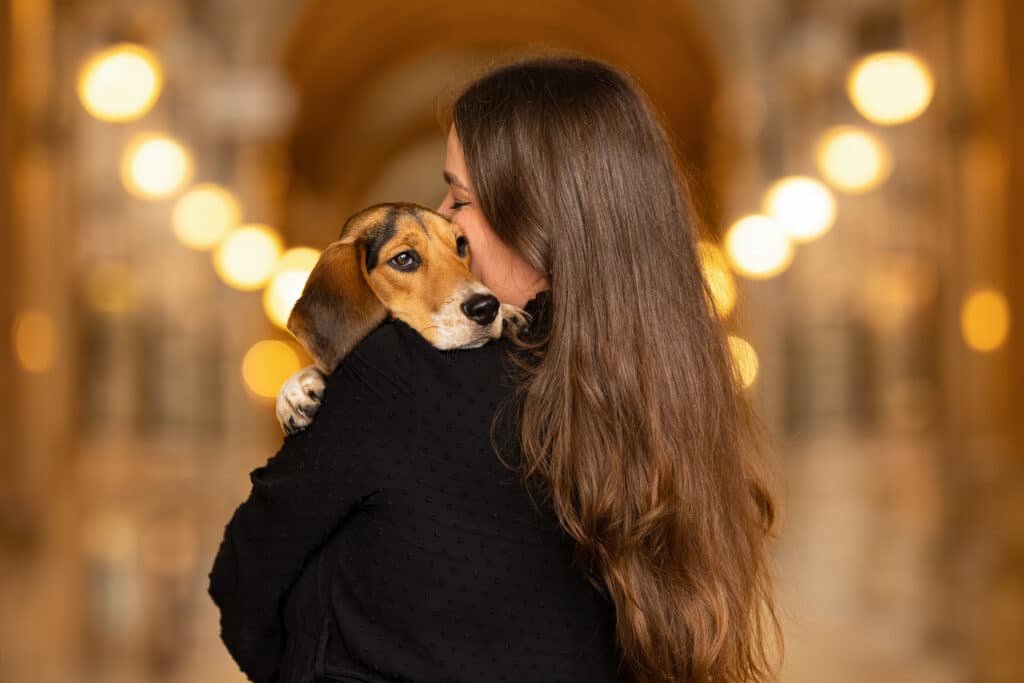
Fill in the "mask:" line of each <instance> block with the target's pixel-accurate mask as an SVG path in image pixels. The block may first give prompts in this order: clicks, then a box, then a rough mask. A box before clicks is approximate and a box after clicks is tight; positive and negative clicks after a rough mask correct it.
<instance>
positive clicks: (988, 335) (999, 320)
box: [960, 289, 1010, 351]
mask: <svg viewBox="0 0 1024 683" xmlns="http://www.w3.org/2000/svg"><path fill="white" fill-rule="evenodd" d="M960 329H961V332H962V333H963V336H964V341H965V342H966V343H967V345H968V346H970V347H971V348H972V349H974V350H975V351H994V350H996V349H998V348H999V347H1000V346H1002V345H1003V343H1004V342H1005V341H1006V337H1007V335H1008V334H1009V333H1010V306H1009V304H1008V303H1007V302H1006V296H1004V295H1003V293H1002V292H1000V291H998V290H995V289H981V290H978V291H976V292H974V293H973V294H971V295H970V296H969V297H967V300H966V301H964V303H963V306H962V307H961V309H960Z"/></svg>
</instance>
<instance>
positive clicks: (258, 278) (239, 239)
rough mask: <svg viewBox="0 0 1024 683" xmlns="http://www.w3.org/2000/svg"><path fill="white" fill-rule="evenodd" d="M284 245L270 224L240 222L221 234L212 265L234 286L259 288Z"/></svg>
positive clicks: (223, 278) (270, 273) (238, 287)
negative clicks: (223, 234) (235, 226)
mask: <svg viewBox="0 0 1024 683" xmlns="http://www.w3.org/2000/svg"><path fill="white" fill-rule="evenodd" d="M283 248H284V247H283V244H282V243H281V238H280V236H278V234H277V231H276V230H274V229H273V228H272V227H270V226H269V225H262V224H258V223H252V224H247V225H242V226H239V227H237V228H235V229H234V230H231V231H230V232H228V234H227V235H225V236H224V239H223V240H222V241H221V243H220V245H219V246H218V247H217V249H216V250H215V251H214V252H213V267H214V268H215V269H216V271H217V274H218V275H219V276H220V278H221V279H222V280H224V282H226V283H227V284H228V285H230V286H232V287H234V288H235V289H242V290H253V289H259V288H260V287H262V286H263V285H264V284H265V283H266V281H267V280H268V279H269V278H270V276H271V275H272V274H273V272H274V266H275V265H276V264H277V259H278V257H279V256H280V255H281V250H282V249H283Z"/></svg>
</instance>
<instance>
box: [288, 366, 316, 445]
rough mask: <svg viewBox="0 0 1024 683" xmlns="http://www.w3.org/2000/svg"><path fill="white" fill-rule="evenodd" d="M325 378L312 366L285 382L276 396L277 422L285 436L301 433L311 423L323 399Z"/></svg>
mask: <svg viewBox="0 0 1024 683" xmlns="http://www.w3.org/2000/svg"><path fill="white" fill-rule="evenodd" d="M324 385H325V378H324V375H323V373H322V372H320V370H318V369H317V368H316V366H314V365H310V366H309V367H307V368H303V369H302V370H299V371H298V372H296V373H295V374H294V375H292V376H291V377H289V378H288V379H286V380H285V382H284V384H282V385H281V391H280V392H279V393H278V394H277V406H276V408H277V421H278V422H279V423H281V429H283V430H284V433H285V434H294V433H295V432H299V431H302V430H303V429H305V428H306V427H308V426H309V425H310V424H311V423H312V422H313V416H314V415H316V411H317V410H319V409H320V401H321V400H322V399H323V397H324Z"/></svg>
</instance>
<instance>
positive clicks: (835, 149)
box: [817, 126, 892, 194]
mask: <svg viewBox="0 0 1024 683" xmlns="http://www.w3.org/2000/svg"><path fill="white" fill-rule="evenodd" d="M817 158H818V169H819V170H820V171H821V174H822V175H823V176H824V177H825V179H826V180H827V181H828V182H829V183H831V184H832V185H833V186H834V187H837V188H839V189H840V190H843V191H844V192H849V193H851V194H859V193H862V192H867V191H868V190H870V189H873V188H875V187H877V186H878V185H880V184H881V183H883V182H885V180H886V179H887V178H888V177H889V173H890V172H891V171H892V156H891V155H890V154H889V150H888V148H887V147H886V146H885V144H884V143H883V142H882V141H881V140H879V139H878V138H877V137H875V136H874V135H872V134H870V133H868V132H866V131H863V130H860V129H859V128H855V127H853V126H836V127H834V128H830V129H829V130H828V131H826V132H825V134H824V135H823V136H822V137H821V140H820V141H819V142H818V148H817Z"/></svg>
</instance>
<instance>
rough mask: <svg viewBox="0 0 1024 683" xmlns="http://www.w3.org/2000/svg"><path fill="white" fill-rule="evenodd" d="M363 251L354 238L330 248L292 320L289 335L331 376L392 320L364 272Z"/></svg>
mask: <svg viewBox="0 0 1024 683" xmlns="http://www.w3.org/2000/svg"><path fill="white" fill-rule="evenodd" d="M362 250H363V245H362V241H361V240H357V239H352V236H349V237H348V238H347V239H344V240H340V241H338V242H334V243H333V244H331V245H330V246H328V247H327V249H325V250H324V252H323V254H321V256H320V260H319V261H317V263H316V266H314V267H313V270H312V272H311V273H310V274H309V278H308V279H307V280H306V286H305V287H304V288H303V289H302V296H300V297H299V300H298V301H296V302H295V306H294V307H293V308H292V312H291V314H290V315H289V316H288V330H289V331H290V332H291V333H292V334H294V335H295V338H296V339H298V340H299V341H300V342H301V343H302V345H303V346H304V347H306V351H308V352H309V355H310V356H312V357H313V360H314V361H315V362H316V364H317V367H319V368H320V370H322V371H323V372H325V373H326V374H328V375H329V374H331V373H332V372H334V369H335V368H336V367H337V366H338V363H340V362H341V359H342V358H344V357H345V356H346V355H347V354H348V352H349V351H351V350H352V347H354V346H355V345H356V344H358V343H359V342H360V341H362V340H363V339H364V338H365V337H366V335H368V334H369V333H370V332H371V331H373V329H374V328H376V327H377V326H378V325H380V324H381V323H382V322H384V319H385V318H386V317H387V309H386V308H385V307H384V304H382V303H381V302H380V299H378V298H377V295H376V294H374V292H373V290H372V289H371V288H370V285H369V283H368V282H367V281H366V277H365V276H364V275H363V271H362V268H361V267H360V262H359V261H360V258H361V252H362Z"/></svg>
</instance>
